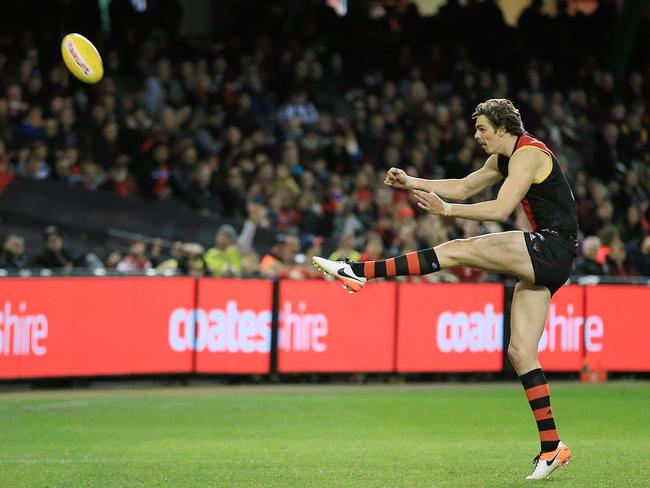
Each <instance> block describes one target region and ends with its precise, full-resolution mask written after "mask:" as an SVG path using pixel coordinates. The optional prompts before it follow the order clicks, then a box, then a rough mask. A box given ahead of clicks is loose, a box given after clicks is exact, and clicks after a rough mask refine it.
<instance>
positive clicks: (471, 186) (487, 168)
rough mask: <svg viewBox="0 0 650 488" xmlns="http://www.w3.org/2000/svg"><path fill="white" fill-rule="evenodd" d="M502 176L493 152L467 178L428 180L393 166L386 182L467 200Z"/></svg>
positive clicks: (404, 188)
mask: <svg viewBox="0 0 650 488" xmlns="http://www.w3.org/2000/svg"><path fill="white" fill-rule="evenodd" d="M502 178H503V177H502V176H501V173H499V168H498V167H497V156H496V155H495V154H493V155H491V156H490V157H489V158H488V159H487V161H485V164H484V165H483V167H481V168H480V169H477V170H476V171H474V172H473V173H470V174H468V175H467V176H466V177H465V178H454V179H447V180H427V179H424V178H415V177H413V176H409V175H407V174H406V173H405V172H404V171H403V170H401V169H399V168H391V169H389V170H388V173H387V174H386V179H385V180H384V183H385V184H386V185H388V186H392V187H393V188H398V189H401V190H422V191H427V192H434V193H435V194H436V195H439V196H440V197H442V198H446V199H450V200H467V199H468V198H470V197H472V196H474V195H476V194H477V193H480V192H481V191H483V190H484V189H486V188H489V187H491V186H493V185H495V184H496V183H498V182H499V181H501V179H502Z"/></svg>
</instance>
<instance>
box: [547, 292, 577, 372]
mask: <svg viewBox="0 0 650 488" xmlns="http://www.w3.org/2000/svg"><path fill="white" fill-rule="evenodd" d="M584 325H585V310H584V288H583V287H582V286H579V285H565V286H563V287H562V288H560V289H559V290H558V291H557V293H556V294H555V295H553V300H551V306H550V307H549V311H548V317H547V319H546V325H545V327H544V334H542V338H541V340H540V341H539V347H538V350H539V362H540V364H541V365H542V368H544V370H545V371H579V370H580V368H581V367H582V365H583V362H584V351H583V349H584V348H583V334H584Z"/></svg>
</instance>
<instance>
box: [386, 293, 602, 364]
mask: <svg viewBox="0 0 650 488" xmlns="http://www.w3.org/2000/svg"><path fill="white" fill-rule="evenodd" d="M583 294H584V289H583V288H582V287H580V286H565V287H563V288H562V289H560V291H559V292H558V293H557V294H556V295H555V296H554V297H553V301H552V303H551V306H550V308H549V313H548V317H547V320H546V325H545V328H544V332H543V334H542V337H541V339H540V342H539V348H538V349H539V351H540V355H539V358H540V362H541V364H542V367H543V368H544V369H546V370H554V371H578V370H579V369H580V368H581V367H582V365H583V362H584V351H583V338H584V347H585V348H586V351H588V352H598V351H601V350H602V348H603V338H604V335H605V322H604V320H603V318H602V317H601V316H600V315H598V314H589V315H585V312H584V300H583ZM399 296H400V301H399V318H398V320H399V322H398V339H397V369H398V371H403V372H418V371H440V372H445V371H499V370H501V368H502V366H503V365H502V357H503V327H504V323H503V305H502V304H503V287H502V286H501V285H491V284H485V285H440V284H439V285H422V284H418V285H401V287H400V292H399Z"/></svg>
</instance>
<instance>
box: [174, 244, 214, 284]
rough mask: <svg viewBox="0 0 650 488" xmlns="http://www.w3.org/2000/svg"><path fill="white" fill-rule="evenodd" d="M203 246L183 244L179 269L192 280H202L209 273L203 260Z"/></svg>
mask: <svg viewBox="0 0 650 488" xmlns="http://www.w3.org/2000/svg"><path fill="white" fill-rule="evenodd" d="M204 252H205V251H204V249H203V246H202V245H201V244H198V243H196V242H186V243H185V244H183V257H182V259H181V264H180V266H179V269H180V270H181V272H182V273H183V274H186V275H188V276H192V277H194V278H203V277H204V276H206V274H207V273H208V272H209V270H208V268H207V266H206V263H205V259H204V258H203V253H204Z"/></svg>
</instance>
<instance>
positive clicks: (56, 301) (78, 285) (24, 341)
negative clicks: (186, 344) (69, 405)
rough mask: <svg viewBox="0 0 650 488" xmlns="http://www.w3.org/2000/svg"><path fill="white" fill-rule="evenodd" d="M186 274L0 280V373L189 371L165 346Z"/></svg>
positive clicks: (188, 301) (183, 297) (188, 296)
mask: <svg viewBox="0 0 650 488" xmlns="http://www.w3.org/2000/svg"><path fill="white" fill-rule="evenodd" d="M193 297H194V280H192V279H191V278H35V279H3V280H0V378H21V377H43V376H83V375H105V374H137V373H154V372H156V373H159V372H160V373H162V372H166V373H171V372H190V371H191V367H192V353H191V351H186V352H183V353H180V354H179V353H176V352H174V351H173V350H172V349H171V348H170V346H169V338H168V321H169V317H170V315H171V314H172V311H173V309H174V308H177V307H190V306H191V305H192V303H193Z"/></svg>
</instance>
